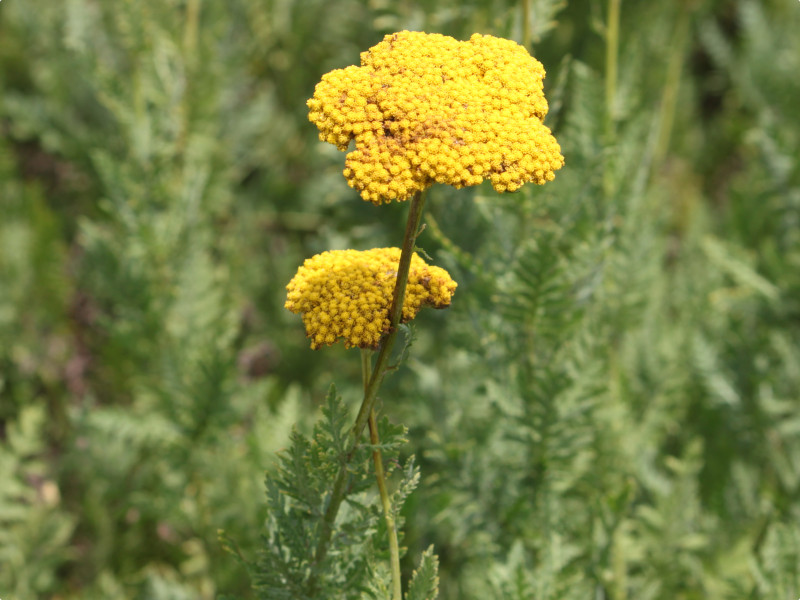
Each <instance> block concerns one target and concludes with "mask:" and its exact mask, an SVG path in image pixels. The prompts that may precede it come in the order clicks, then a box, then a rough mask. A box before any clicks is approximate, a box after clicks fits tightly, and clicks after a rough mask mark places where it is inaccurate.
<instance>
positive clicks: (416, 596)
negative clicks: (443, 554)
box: [406, 546, 439, 600]
mask: <svg viewBox="0 0 800 600" xmlns="http://www.w3.org/2000/svg"><path fill="white" fill-rule="evenodd" d="M438 595H439V558H438V557H437V556H436V555H435V554H434V553H433V546H429V547H428V549H427V550H425V552H423V553H422V558H421V559H420V561H419V567H418V568H417V570H416V571H414V574H413V575H412V576H411V582H410V583H409V584H408V593H406V600H434V599H435V598H436V597H437V596H438Z"/></svg>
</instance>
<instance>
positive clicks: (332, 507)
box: [309, 192, 425, 592]
mask: <svg viewBox="0 0 800 600" xmlns="http://www.w3.org/2000/svg"><path fill="white" fill-rule="evenodd" d="M424 208H425V194H424V193H420V192H417V193H416V194H414V196H413V197H412V198H411V206H410V207H409V209H408V219H407V221H406V232H405V237H404V238H403V248H402V251H401V253H400V261H399V262H398V265H397V282H396V283H395V286H394V295H393V296H392V306H391V308H390V311H389V333H387V334H386V337H384V338H383V341H382V342H381V346H380V350H379V351H378V357H377V359H376V360H375V365H374V366H373V368H372V374H371V375H370V376H369V378H367V377H366V374H365V375H364V383H365V385H364V400H363V401H362V403H361V408H360V409H359V411H358V416H356V421H355V424H354V425H353V428H352V430H351V431H350V448H349V451H348V452H347V455H346V456H345V464H343V465H342V466H341V467H340V468H339V473H338V475H337V476H336V480H335V481H334V482H333V489H332V490H331V495H330V497H329V499H328V506H327V508H326V509H325V515H324V516H323V519H322V525H321V528H320V534H319V540H318V541H317V548H316V550H315V552H314V562H315V563H316V564H317V565H319V564H320V563H321V562H322V561H323V560H325V557H326V556H327V554H328V548H329V547H330V541H331V536H332V535H333V524H334V522H335V521H336V515H337V514H338V513H339V507H340V506H341V504H342V501H343V500H344V498H345V495H346V493H345V491H346V489H347V485H346V484H347V480H348V466H349V464H350V461H351V460H352V458H353V455H354V454H355V451H356V448H358V444H359V440H360V438H361V434H362V433H363V431H364V427H365V426H366V424H367V421H369V417H370V414H371V413H372V411H373V409H374V408H375V401H376V399H377V398H378V389H379V388H380V385H381V382H382V381H383V378H384V376H385V375H386V373H387V372H388V371H389V369H390V367H389V357H390V356H391V354H392V349H393V348H394V343H395V341H396V339H397V334H398V332H399V325H400V319H401V317H402V315H403V300H404V298H405V293H406V284H407V283H408V272H409V270H410V268H411V256H412V255H413V253H414V244H415V242H416V241H417V235H418V234H419V226H420V222H421V220H422V211H423V209H424ZM363 360H364V359H363V358H362V361H363ZM362 364H363V362H362ZM309 589H310V590H311V591H312V592H313V591H315V589H316V579H315V577H314V576H313V575H312V578H311V581H310V582H309Z"/></svg>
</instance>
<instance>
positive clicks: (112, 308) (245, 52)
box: [0, 0, 800, 600]
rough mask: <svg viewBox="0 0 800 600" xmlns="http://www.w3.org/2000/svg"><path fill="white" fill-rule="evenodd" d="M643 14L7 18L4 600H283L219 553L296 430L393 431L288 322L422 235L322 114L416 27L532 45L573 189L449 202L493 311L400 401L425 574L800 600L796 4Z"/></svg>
mask: <svg viewBox="0 0 800 600" xmlns="http://www.w3.org/2000/svg"><path fill="white" fill-rule="evenodd" d="M614 5H615V0H611V1H610V2H609V3H603V2H597V1H589V0H574V1H566V0H562V1H554V0H529V1H527V2H512V1H511V0H467V1H458V0H438V1H433V0H420V1H412V0H408V1H402V2H389V1H388V0H370V1H355V0H305V1H303V2H300V1H291V0H231V1H229V2H209V1H202V0H164V1H162V2H147V1H141V0H140V1H135V2H134V1H132V0H120V1H116V2H112V1H110V0H66V1H64V2H51V1H45V0H3V2H2V3H0V597H2V598H4V599H6V598H11V599H14V600H29V599H33V598H59V599H72V598H98V599H106V598H137V599H138V598H141V599H167V598H169V599H172V598H176V599H178V598H214V597H215V596H216V595H217V594H220V593H226V594H232V595H238V596H240V597H243V598H248V597H253V596H252V594H251V593H250V592H249V581H248V579H247V575H246V574H245V571H244V569H242V567H241V566H240V565H239V564H238V563H237V562H236V561H235V560H234V559H233V557H231V556H230V555H228V554H226V553H225V552H224V551H223V550H222V547H221V544H220V543H219V542H218V539H217V535H218V534H217V532H218V530H220V529H224V530H225V532H226V533H227V534H228V535H229V536H231V537H232V538H234V539H236V540H239V543H240V544H241V547H242V550H243V551H244V552H245V553H246V554H248V555H251V556H252V555H254V554H255V552H256V549H257V547H258V536H259V534H260V533H262V529H263V522H264V518H265V514H264V498H263V477H264V472H265V471H268V470H269V469H270V468H272V466H273V465H274V453H275V451H276V450H279V449H280V448H282V447H283V446H284V445H285V444H286V442H287V438H288V434H289V432H290V431H291V428H292V426H293V425H295V424H296V425H297V427H298V428H300V429H301V430H303V431H307V430H308V429H309V427H310V425H311V424H312V423H313V422H314V420H315V419H316V417H317V409H318V406H319V403H320V402H321V400H322V399H323V398H324V394H325V392H326V390H327V388H328V385H329V384H330V382H331V381H335V382H336V384H337V387H338V388H339V390H340V391H341V392H342V394H343V396H344V398H345V399H346V401H348V402H349V403H350V404H351V405H357V403H358V402H359V400H360V398H359V394H358V388H359V382H360V374H359V368H360V363H359V358H358V353H357V352H356V351H354V350H353V351H347V350H345V349H344V348H342V347H341V346H337V347H334V348H328V349H325V350H323V351H316V352H314V351H311V350H310V349H309V347H308V342H307V340H306V339H305V337H304V331H303V328H302V325H301V322H300V319H299V317H297V316H295V315H292V314H290V313H288V311H285V310H284V309H283V302H284V300H285V289H284V287H285V285H286V283H287V282H288V281H289V279H290V278H291V277H292V275H293V274H294V271H295V269H296V268H297V267H298V266H299V265H300V264H301V263H302V261H303V259H304V258H306V257H308V256H311V255H312V254H315V253H318V252H321V251H323V250H327V249H333V248H351V247H352V248H359V249H366V248H371V247H376V246H389V245H399V243H400V240H401V238H402V230H403V226H404V219H405V208H406V207H405V206H404V205H402V204H397V203H395V204H393V205H389V206H383V207H375V206H372V205H371V204H369V203H365V202H363V201H361V200H360V199H359V198H358V195H357V194H356V193H355V192H354V191H353V190H351V189H350V188H348V187H347V185H346V182H345V180H344V178H343V177H342V175H341V170H342V168H343V162H344V158H343V154H341V153H339V152H338V151H337V150H336V149H335V148H333V147H329V146H327V145H326V144H323V143H321V142H319V141H318V139H317V132H316V129H315V128H314V126H313V125H311V124H310V123H309V122H308V121H307V116H306V106H305V101H306V99H307V98H309V97H310V96H311V95H312V94H313V90H314V85H315V84H316V82H317V81H318V80H319V79H320V77H321V76H322V74H324V73H325V72H327V71H329V70H331V69H334V68H339V67H343V66H346V65H350V64H357V63H358V60H359V53H360V52H362V51H364V50H366V49H367V48H369V47H370V46H372V45H374V44H375V43H377V42H379V41H380V40H381V39H382V37H383V36H384V35H385V34H387V33H391V32H394V31H398V30H402V29H414V30H425V31H428V32H438V33H444V34H448V35H452V36H454V37H456V38H458V39H467V38H468V37H469V36H470V35H471V34H472V33H474V32H480V33H484V34H492V35H497V36H503V37H508V38H511V39H515V40H517V41H522V40H523V37H525V36H530V41H531V47H530V50H531V52H532V53H533V54H534V55H535V56H536V57H537V58H538V59H539V60H541V61H542V63H543V64H544V66H545V68H546V70H547V74H548V75H547V79H546V81H545V90H546V94H547V96H548V99H549V101H550V107H551V111H550V114H549V116H548V119H547V121H546V122H547V124H548V125H549V126H550V127H551V128H552V129H553V131H554V133H555V134H556V136H557V138H558V139H559V141H560V143H561V145H562V149H563V153H564V155H565V157H566V166H565V167H564V169H562V170H561V171H560V172H559V173H558V174H557V177H556V180H555V181H554V182H552V183H549V184H547V185H546V186H544V187H537V186H528V187H526V188H523V190H522V191H520V192H518V193H515V194H508V195H498V194H496V193H495V192H494V191H493V190H492V189H491V188H490V187H489V186H481V187H478V188H473V189H467V190H460V191H457V190H453V189H449V188H444V187H440V186H439V187H434V188H433V189H432V190H431V192H430V194H429V201H428V212H427V217H426V221H427V229H426V230H425V232H424V233H423V236H422V237H421V238H420V240H419V242H418V243H419V244H421V245H422V246H423V247H424V248H425V250H426V251H427V252H428V253H429V254H430V256H431V257H432V258H433V259H434V261H435V263H436V264H438V265H440V266H443V267H445V268H447V269H448V270H450V272H451V274H452V275H453V276H454V278H455V279H457V281H458V282H459V287H458V290H457V293H456V296H455V298H454V302H453V305H452V307H451V308H450V309H448V310H447V311H428V312H427V313H425V312H423V313H422V314H421V315H420V316H419V317H418V318H417V319H416V321H415V324H416V332H417V341H416V343H415V345H414V347H413V348H412V354H411V359H410V361H409V362H408V363H407V364H406V365H405V366H404V367H403V369H402V370H401V372H400V373H399V374H397V375H395V376H393V377H392V378H390V380H388V382H387V385H386V387H385V389H384V391H383V393H382V410H383V412H384V413H385V414H387V415H389V416H390V418H391V419H392V420H394V421H396V422H401V423H404V424H406V425H408V427H409V428H410V436H411V443H410V444H409V447H408V454H416V455H417V459H418V461H419V463H420V464H421V467H422V482H421V485H420V488H419V489H418V490H417V491H416V492H415V494H414V495H413V496H412V498H411V499H410V501H409V504H408V505H407V507H406V511H405V517H406V520H407V523H406V528H405V540H404V543H405V545H406V546H407V548H408V554H407V557H406V559H405V561H404V569H407V570H408V572H409V573H410V570H411V569H412V568H413V565H414V564H416V562H417V560H418V557H419V555H420V553H421V552H422V551H423V550H424V549H425V548H426V547H427V546H428V545H429V544H434V545H435V547H436V550H437V553H438V554H439V556H440V559H441V597H442V598H445V599H450V598H459V599H461V598H481V599H485V598H521V599H522V598H613V599H620V598H636V599H637V600H638V599H646V598H670V599H675V598H737V599H740V598H796V597H798V596H800V526H799V525H798V523H800V502H798V501H799V500H800V412H799V411H798V395H800V394H798V390H800V228H798V224H799V223H798V222H799V221H800V166H799V162H798V156H800V110H798V108H797V107H798V98H800V77H798V74H799V73H800V36H799V35H798V32H800V3H798V2H795V1H792V0H765V1H762V2H755V1H749V0H680V1H675V2H631V1H625V2H621V4H620V21H619V30H618V34H617V33H615V28H614V27H609V26H608V24H609V12H611V13H612V14H613V7H614ZM526 13H527V19H526V18H525V14H526ZM526 21H527V23H528V25H527V27H526V25H525V23H526ZM611 21H612V22H613V18H612V20H611ZM526 29H527V34H526ZM617 57H618V58H617Z"/></svg>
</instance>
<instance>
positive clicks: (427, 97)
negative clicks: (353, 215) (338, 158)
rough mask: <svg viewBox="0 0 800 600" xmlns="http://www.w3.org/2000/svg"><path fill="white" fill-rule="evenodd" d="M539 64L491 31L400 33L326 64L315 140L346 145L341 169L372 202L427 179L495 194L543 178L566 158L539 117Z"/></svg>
mask: <svg viewBox="0 0 800 600" xmlns="http://www.w3.org/2000/svg"><path fill="white" fill-rule="evenodd" d="M544 76H545V72H544V68H543V67H542V65H541V63H540V62H539V61H537V60H536V59H535V58H533V57H531V56H530V55H529V54H528V52H527V51H526V50H525V49H524V48H523V47H522V46H520V45H519V44H516V43H515V42H512V41H510V40H505V39H502V38H496V37H492V36H489V35H480V34H475V35H473V36H472V37H471V38H470V39H469V41H466V42H459V41H457V40H455V39H453V38H451V37H448V36H444V35H439V34H427V33H422V32H410V31H401V32H400V33H395V34H392V35H387V36H386V37H385V38H384V40H383V41H382V42H380V43H379V44H377V45H376V46H373V47H372V48H370V49H369V51H367V52H363V53H362V54H361V66H360V67H356V66H351V67H347V68H345V69H337V70H335V71H331V72H330V73H327V74H326V75H324V76H323V77H322V81H320V83H318V84H317V86H316V89H315V91H314V97H313V98H311V99H310V100H309V101H308V106H309V120H311V121H312V122H313V123H315V124H316V125H317V127H318V128H319V130H320V139H321V140H323V141H326V142H330V143H331V144H335V145H336V146H337V147H338V148H339V149H340V150H343V151H344V150H347V147H348V145H349V144H350V141H351V140H355V149H354V150H353V151H352V152H350V153H349V154H348V155H347V158H346V168H345V170H344V175H345V177H346V178H347V181H348V183H349V184H350V186H351V187H353V188H355V189H357V190H358V191H359V192H360V193H361V196H362V198H364V199H365V200H369V201H371V202H373V203H375V204H381V203H382V202H389V201H391V200H406V199H408V198H410V197H411V196H412V195H413V194H414V193H415V192H417V191H421V190H424V189H426V188H428V187H430V186H431V185H432V184H433V183H434V182H438V183H445V184H449V185H453V186H455V187H457V188H460V187H463V186H469V185H477V184H479V183H481V182H482V181H483V180H484V179H489V180H490V181H491V183H492V186H493V187H494V188H495V189H496V190H498V191H501V192H504V191H513V190H516V189H518V188H519V187H520V186H522V185H523V184H524V183H526V182H529V181H532V182H535V183H539V184H542V183H545V182H547V181H551V180H552V179H553V178H554V172H555V171H556V170H558V169H560V168H561V167H562V166H563V164H564V157H563V156H562V155H561V148H560V147H559V145H558V142H557V141H556V139H555V138H554V137H553V135H552V133H551V132H550V129H548V128H547V127H546V126H545V125H544V124H543V123H542V120H543V119H544V117H545V115H546V114H547V101H546V100H545V97H544V92H543V89H542V79H543V78H544Z"/></svg>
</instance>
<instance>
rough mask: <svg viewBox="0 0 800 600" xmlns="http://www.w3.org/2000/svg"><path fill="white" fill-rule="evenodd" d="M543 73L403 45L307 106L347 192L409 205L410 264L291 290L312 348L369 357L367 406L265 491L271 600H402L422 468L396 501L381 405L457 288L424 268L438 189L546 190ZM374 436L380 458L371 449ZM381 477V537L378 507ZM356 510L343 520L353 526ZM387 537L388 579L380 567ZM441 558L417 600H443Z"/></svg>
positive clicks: (329, 266) (333, 266)
mask: <svg viewBox="0 0 800 600" xmlns="http://www.w3.org/2000/svg"><path fill="white" fill-rule="evenodd" d="M544 74H545V73H544V69H543V67H542V65H541V64H540V63H539V62H538V61H536V60H535V59H534V58H532V57H531V56H530V55H529V54H528V53H527V51H526V50H525V49H524V48H522V47H521V46H519V45H518V44H516V43H514V42H511V41H509V40H504V39H500V38H495V37H492V36H483V35H479V34H475V35H473V36H472V38H471V39H470V40H469V41H466V42H459V41H456V40H454V39H453V38H450V37H446V36H443V35H438V34H426V33H420V32H409V31H402V32H400V33H396V34H393V35H388V36H386V37H385V38H384V40H383V41H382V42H381V43H379V44H377V45H376V46H374V47H373V48H371V49H370V50H369V51H368V52H365V53H363V54H362V55H361V66H360V67H348V68H346V69H339V70H335V71H332V72H331V73H328V74H327V75H325V76H323V78H322V81H321V82H320V83H319V84H318V85H317V87H316V90H315V93H314V97H313V98H312V99H310V100H309V101H308V106H309V109H310V112H309V119H310V120H311V121H312V122H313V123H315V124H316V125H317V127H318V128H319V130H320V139H321V140H323V141H326V142H330V143H332V144H335V145H336V146H337V147H338V148H339V149H341V150H346V149H347V148H348V146H349V144H350V142H351V141H353V140H354V141H355V149H354V150H353V151H352V152H350V153H349V154H348V155H347V158H346V168H345V169H344V176H345V177H346V178H347V181H348V183H349V184H350V186H351V187H353V188H355V189H356V190H358V191H359V192H360V194H361V197H362V198H363V199H364V200H367V201H370V202H372V203H374V204H376V205H381V204H383V203H388V202H390V201H392V200H399V201H402V200H409V199H410V200H411V202H410V206H409V211H408V219H407V223H406V230H405V236H404V239H403V244H402V247H401V248H375V249H373V250H367V251H357V250H343V251H329V252H324V253H322V254H319V255H317V256H314V257H312V258H310V259H307V260H306V261H305V263H304V264H303V265H302V266H301V267H300V268H299V269H298V271H297V274H296V275H295V277H294V278H293V279H292V280H291V282H290V283H289V284H288V286H287V291H288V295H287V300H286V304H285V306H286V308H287V309H289V310H291V311H292V312H295V313H300V314H302V317H303V322H304V324H305V328H306V333H307V335H308V337H309V338H310V339H311V347H312V348H315V349H317V348H321V347H322V346H325V345H331V344H334V343H336V342H337V341H339V340H343V341H344V343H345V345H346V346H347V347H348V348H349V347H353V346H357V347H359V348H361V349H362V352H361V365H362V373H363V386H364V396H363V400H362V403H361V407H360V409H359V412H358V414H357V416H356V418H355V423H354V424H353V425H352V426H349V427H348V426H347V424H346V423H347V417H346V412H345V410H344V407H343V404H342V402H341V401H340V399H339V398H338V397H337V395H336V391H335V389H334V388H331V392H330V393H329V395H328V399H327V402H326V405H325V409H324V417H325V418H324V420H323V422H322V423H320V424H318V425H317V427H316V428H315V431H314V435H313V437H312V439H311V440H307V439H305V438H304V437H302V436H300V435H299V434H295V435H294V437H293V444H292V446H291V448H289V449H288V450H287V451H286V452H285V453H284V454H283V455H282V456H281V457H280V467H279V470H278V474H277V475H276V476H275V477H274V478H268V480H267V496H268V502H269V506H270V509H271V516H270V521H269V534H268V536H267V537H266V538H265V545H266V547H265V548H264V551H263V553H262V556H261V559H260V560H259V562H258V563H257V564H256V565H249V566H250V567H251V573H252V575H253V579H254V584H255V587H256V589H257V590H258V591H259V592H260V593H261V597H263V598H308V599H311V598H313V599H315V600H317V599H320V598H363V597H380V598H387V597H391V598H392V600H402V598H403V597H404V596H403V593H402V582H401V571H400V546H399V540H398V526H399V522H398V521H399V519H398V514H399V510H400V507H401V506H402V503H403V501H404V499H405V498H406V497H407V495H408V494H409V493H410V492H411V491H412V490H413V488H414V487H415V486H416V484H417V481H418V479H419V474H418V471H417V470H416V469H415V467H414V465H413V459H412V460H411V461H409V462H408V463H407V465H406V466H405V468H403V469H402V470H403V474H404V476H403V480H402V482H401V483H400V485H399V486H398V488H397V489H396V490H395V491H394V492H393V493H390V490H389V489H388V485H387V476H388V475H389V473H388V472H387V471H386V469H385V468H384V456H388V457H389V460H387V461H386V464H395V463H396V460H395V458H396V456H397V454H398V449H399V447H400V445H401V444H402V443H403V442H404V441H405V439H404V435H405V429H404V428H403V427H397V426H392V425H390V424H389V422H388V420H386V419H385V418H384V419H383V420H382V421H381V422H380V423H379V422H378V421H377V418H376V411H375V403H376V398H377V394H378V389H379V387H380V385H381V382H382V381H383V379H384V377H385V375H386V374H387V372H388V371H390V370H392V369H394V368H396V365H392V364H390V356H391V355H392V350H393V348H394V345H395V341H396V338H397V335H398V333H399V331H400V330H401V324H402V323H406V322H408V321H410V320H411V319H413V318H414V317H415V316H416V314H417V313H418V311H419V310H420V308H421V307H423V306H432V307H435V308H445V307H447V306H449V305H450V301H451V298H452V297H453V294H454V292H455V289H456V285H457V284H456V282H455V281H453V280H452V278H451V277H450V275H449V274H448V273H447V272H446V271H445V270H444V269H441V268H439V267H435V266H429V265H427V264H426V263H425V262H424V261H423V260H422V259H421V258H420V257H419V256H418V255H417V254H416V253H415V252H414V250H415V243H416V239H417V236H418V234H419V233H420V231H421V229H420V223H421V218H422V212H423V208H424V203H425V196H424V192H425V191H426V190H427V189H428V188H429V187H430V186H431V185H433V184H434V183H444V184H448V185H452V186H454V187H456V188H461V187H464V186H471V185H477V184H480V183H481V182H482V181H483V180H485V179H488V180H489V181H490V182H491V184H492V186H493V187H494V188H495V189H496V190H497V191H500V192H504V191H513V190H516V189H518V188H519V187H520V186H522V185H523V184H524V183H527V182H534V183H538V184H543V183H545V182H547V181H550V180H552V179H553V178H554V173H555V171H557V170H558V169H560V168H561V167H562V166H563V164H564V158H563V157H562V156H561V150H560V147H559V145H558V142H557V141H556V140H555V138H554V137H553V136H552V134H551V132H550V130H549V129H548V128H547V127H546V126H545V125H544V124H543V123H542V119H543V118H544V117H545V115H546V114H547V101H546V100H545V98H544V94H543V92H542V79H543V78H544ZM367 427H368V428H369V442H366V441H365V440H363V439H362V436H363V433H364V430H365V428H367ZM370 457H371V459H372V462H373V464H374V474H375V478H376V480H377V487H378V496H379V497H380V506H381V510H382V513H383V514H382V517H383V518H382V521H383V525H381V524H380V521H381V519H380V518H379V516H378V510H377V509H376V508H375V503H374V502H372V501H371V497H370V496H369V495H368V494H367V489H368V487H369V486H368V484H367V480H368V475H369V459H370ZM343 506H346V507H347V509H346V510H345V509H344V508H343ZM384 535H385V536H386V537H388V545H389V564H390V569H389V573H390V575H387V572H386V569H385V568H384V567H382V566H381V564H380V561H378V560H377V558H378V557H379V556H380V555H381V552H380V549H381V547H382V543H381V542H380V540H381V539H383V536H384ZM437 587H438V576H437V560H436V557H435V556H434V555H433V552H432V549H429V550H428V551H427V552H426V553H425V554H424V555H423V558H422V562H421V564H420V567H419V569H418V570H417V571H416V572H415V573H414V576H413V577H412V579H411V581H410V582H409V585H408V591H407V594H406V595H405V598H407V599H410V600H424V599H429V598H435V597H436V595H437V593H438V592H437Z"/></svg>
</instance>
